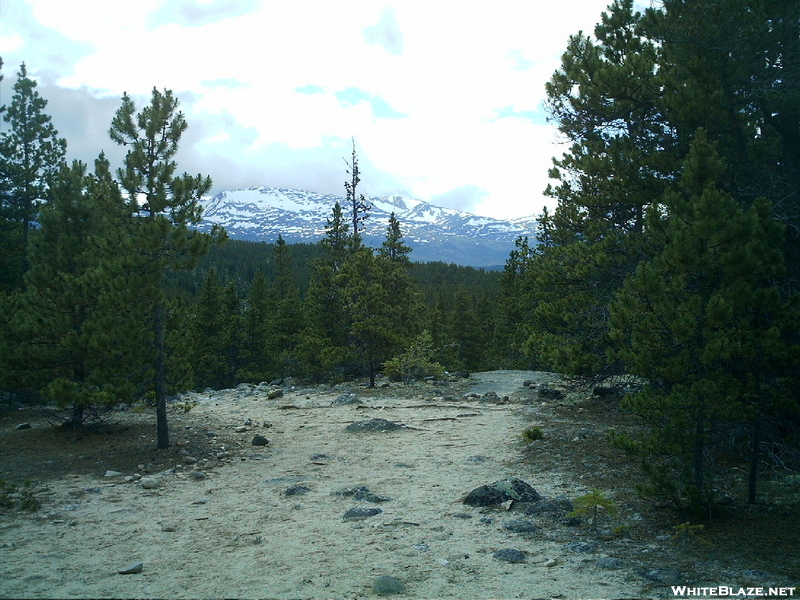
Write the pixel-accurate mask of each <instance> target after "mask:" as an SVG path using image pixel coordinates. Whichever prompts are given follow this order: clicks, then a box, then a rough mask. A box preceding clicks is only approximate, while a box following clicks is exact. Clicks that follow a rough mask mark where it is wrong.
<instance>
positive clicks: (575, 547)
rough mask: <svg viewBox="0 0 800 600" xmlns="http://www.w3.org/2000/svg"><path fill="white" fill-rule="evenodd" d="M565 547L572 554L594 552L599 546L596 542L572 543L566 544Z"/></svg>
mask: <svg viewBox="0 0 800 600" xmlns="http://www.w3.org/2000/svg"><path fill="white" fill-rule="evenodd" d="M565 547H566V549H567V550H570V551H572V552H594V551H595V549H596V548H597V544H595V543H594V542H570V543H569V544H565Z"/></svg>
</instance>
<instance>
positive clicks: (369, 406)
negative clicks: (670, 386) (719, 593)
mask: <svg viewBox="0 0 800 600" xmlns="http://www.w3.org/2000/svg"><path fill="white" fill-rule="evenodd" d="M525 382H527V383H528V385H523V384H524V383H525ZM558 392H562V393H563V396H562V395H561V393H558ZM0 418H2V420H0V479H2V480H4V481H6V482H13V483H15V484H18V490H20V491H21V492H22V493H19V492H18V493H16V494H11V495H10V496H7V499H8V500H9V501H10V503H14V504H16V505H17V508H5V509H0V597H3V598H10V597H14V598H43V597H46V598H51V597H63V598H106V597H112V598H125V597H137V598H142V597H147V598H155V597H160V598H221V597H228V598H255V597H259V598H367V597H374V596H379V595H393V596H394V597H398V598H544V597H548V598H644V597H659V598H660V597H672V590H671V587H670V586H671V585H672V584H677V583H681V584H684V585H690V586H695V585H696V586H718V585H726V586H734V587H737V586H745V587H747V586H750V587H758V586H761V587H768V586H793V585H798V584H800V559H798V552H797V539H798V532H799V530H800V526H799V525H798V523H800V510H799V509H798V504H799V502H798V500H800V498H799V496H800V494H799V493H798V492H799V490H798V488H799V487H800V477H799V476H798V475H797V474H793V473H790V472H779V471H774V472H772V471H771V472H768V473H767V474H766V476H765V485H764V492H765V495H764V497H765V498H769V502H764V503H762V504H759V505H756V506H754V507H748V506H746V505H744V504H742V503H741V501H739V500H737V499H736V498H735V497H734V498H732V502H731V504H730V505H729V506H728V507H726V509H725V513H724V518H722V519H720V520H719V521H715V522H713V523H707V524H705V528H704V529H703V530H702V532H700V531H697V532H696V534H695V535H690V534H687V535H685V536H683V537H681V536H677V537H676V535H675V534H676V530H675V529H674V528H675V527H676V526H677V525H680V524H681V523H685V522H686V521H687V518H686V517H685V516H682V515H678V514H676V513H674V512H673V511H671V510H669V509H668V508H666V507H663V506H660V505H656V504H653V503H652V501H646V500H643V499H641V498H639V497H637V496H636V495H635V494H633V493H632V492H631V491H630V490H631V488H632V483H634V482H635V481H637V480H638V479H639V471H638V469H637V467H636V465H635V464H632V463H630V461H629V459H627V458H626V457H625V456H624V455H622V454H621V453H620V452H619V451H617V450H615V449H613V448H610V447H609V445H608V443H607V442H606V440H605V433H606V431H607V430H608V429H609V428H611V427H615V428H617V429H625V428H630V427H632V422H631V418H630V415H627V414H625V413H624V412H622V411H621V410H620V409H619V408H618V404H617V402H616V401H614V400H611V399H602V398H598V397H596V396H592V395H591V394H590V393H589V394H587V393H586V392H585V391H581V390H576V389H573V388H570V387H569V386H567V385H565V384H564V383H563V382H561V381H560V380H559V379H558V378H557V377H556V376H554V375H551V374H546V373H538V372H522V371H496V372H491V373H481V374H476V375H473V377H472V378H470V379H469V380H463V379H462V380H456V379H454V380H451V381H443V382H427V383H419V384H413V385H407V386H406V385H401V384H391V385H389V386H388V387H382V388H378V389H376V390H367V389H365V388H363V387H361V386H359V385H356V384H349V385H345V384H342V385H339V386H336V387H335V388H331V387H328V386H318V387H302V386H298V385H297V384H293V382H284V383H283V384H282V385H280V386H278V385H266V384H263V385H260V386H240V387H239V388H237V389H236V390H223V391H217V392H212V391H209V392H205V393H188V394H183V395H182V396H181V397H179V398H178V399H176V400H175V401H174V402H172V403H171V405H170V425H171V432H172V439H173V442H174V443H173V446H172V447H171V448H170V449H168V450H164V451H156V450H155V439H154V438H155V423H154V417H153V415H152V414H151V409H149V408H148V409H143V408H142V409H141V410H140V409H139V408H138V407H131V408H129V409H128V410H125V411H115V412H114V413H113V414H112V415H110V417H109V418H108V419H107V421H106V423H105V425H103V426H102V427H96V428H94V429H91V430H86V431H81V432H77V431H72V430H65V429H63V428H59V427H55V426H54V425H53V424H52V422H53V421H52V414H51V412H50V411H49V410H46V409H30V408H29V409H24V410H20V409H15V410H11V411H6V412H4V413H2V415H0ZM23 423H28V424H29V425H30V428H18V427H20V425H22V424H23ZM530 427H539V428H540V430H541V432H542V437H541V439H538V440H535V441H532V442H531V443H529V444H525V443H523V441H522V438H521V437H520V434H521V433H522V432H523V431H524V430H525V429H527V428H530ZM737 477H738V479H737ZM741 479H742V478H741V476H738V475H735V474H734V475H733V476H732V477H731V482H732V483H731V485H732V486H733V487H732V488H731V492H732V495H733V496H736V494H737V493H738V496H742V495H743V489H738V488H736V485H738V484H737V481H739V482H740V483H741ZM25 480H28V481H30V482H31V487H30V488H29V489H28V491H25V490H26V488H23V487H22V482H23V481H25ZM528 486H529V487H528ZM741 487H743V483H742V484H741V486H740V488H741ZM529 489H532V490H533V491H532V492H529V491H528V490H529ZM593 489H599V490H601V491H602V494H603V496H604V497H605V498H607V499H608V500H609V501H611V502H612V503H613V505H614V507H616V509H617V511H616V512H615V513H614V514H606V513H605V512H604V511H602V510H601V511H600V513H599V516H600V518H598V522H597V523H596V524H592V523H590V522H588V520H587V515H577V516H576V515H573V514H571V510H573V509H575V508H579V505H578V504H576V499H577V498H579V497H581V496H583V495H585V494H587V493H589V492H591V491H592V490H593ZM533 494H535V495H536V496H537V497H534V496H533ZM539 496H540V497H539ZM26 497H27V498H31V499H34V500H36V501H38V503H39V504H40V508H39V509H38V510H37V511H34V512H28V511H23V510H20V509H19V508H18V506H19V505H20V504H21V501H22V500H24V499H25V498H26ZM476 498H478V500H475V499H476ZM465 499H467V500H468V502H469V503H467V504H465V502H464V500H465ZM693 524H694V523H693ZM797 593H800V590H798V592H797Z"/></svg>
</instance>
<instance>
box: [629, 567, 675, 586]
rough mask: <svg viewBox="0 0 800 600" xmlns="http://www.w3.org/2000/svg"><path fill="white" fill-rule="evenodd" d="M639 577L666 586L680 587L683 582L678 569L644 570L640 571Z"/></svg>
mask: <svg viewBox="0 0 800 600" xmlns="http://www.w3.org/2000/svg"><path fill="white" fill-rule="evenodd" d="M639 575H641V576H642V577H644V578H645V579H649V580H650V581H655V582H656V583H661V584H664V585H680V584H681V583H682V582H683V576H682V575H681V572H680V571H678V569H670V568H667V569H644V570H642V571H639Z"/></svg>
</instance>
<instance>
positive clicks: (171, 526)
mask: <svg viewBox="0 0 800 600" xmlns="http://www.w3.org/2000/svg"><path fill="white" fill-rule="evenodd" d="M161 531H166V532H169V533H173V532H175V531H178V524H177V523H172V522H169V523H162V524H161Z"/></svg>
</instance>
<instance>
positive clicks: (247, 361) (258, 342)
mask: <svg viewBox="0 0 800 600" xmlns="http://www.w3.org/2000/svg"><path fill="white" fill-rule="evenodd" d="M269 319H270V295H269V289H268V287H267V280H266V278H265V277H264V275H263V274H262V273H261V271H256V274H255V277H254V278H253V281H252V283H251V284H250V291H249V293H248V295H247V298H246V300H245V303H244V310H243V313H242V342H241V362H242V367H241V369H240V370H239V375H238V377H239V379H241V380H242V381H252V382H259V381H265V380H269V378H270V373H269V370H268V369H269V367H268V364H269V362H270V361H269V355H268V351H267V339H268V336H269Z"/></svg>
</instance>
